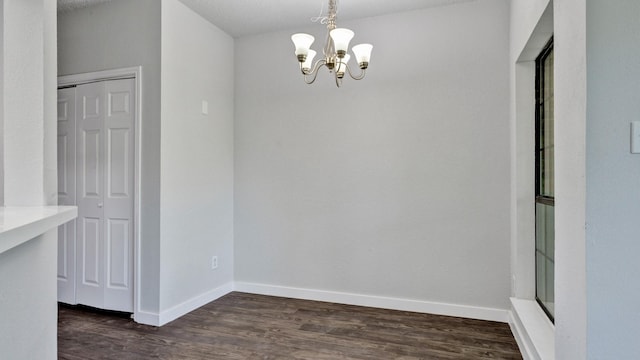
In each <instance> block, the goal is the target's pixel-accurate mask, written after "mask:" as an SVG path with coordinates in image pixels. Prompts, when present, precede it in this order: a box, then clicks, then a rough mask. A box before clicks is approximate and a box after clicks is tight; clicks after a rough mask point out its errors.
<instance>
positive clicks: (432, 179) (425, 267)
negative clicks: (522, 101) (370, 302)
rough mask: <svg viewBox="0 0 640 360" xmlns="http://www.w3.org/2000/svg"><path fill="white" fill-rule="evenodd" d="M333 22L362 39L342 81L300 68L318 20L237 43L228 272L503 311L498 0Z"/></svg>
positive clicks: (504, 86) (505, 191) (503, 104)
mask: <svg viewBox="0 0 640 360" xmlns="http://www.w3.org/2000/svg"><path fill="white" fill-rule="evenodd" d="M338 20H339V19H338ZM310 26H311V25H310ZM339 26H344V27H349V28H351V29H353V30H354V31H355V32H356V38H355V39H354V41H353V42H352V44H357V43H359V42H371V43H373V44H374V50H373V55H372V60H371V64H370V68H369V72H368V75H367V77H366V78H365V79H364V80H362V81H361V82H356V81H353V80H350V79H346V80H345V82H344V85H343V87H342V88H340V89H336V87H335V85H334V84H333V79H332V77H331V76H329V74H328V73H327V72H326V71H324V70H323V71H322V72H321V73H320V75H319V76H318V80H317V82H316V83H315V84H314V85H312V86H308V85H305V84H304V82H303V81H302V78H301V76H300V74H299V71H298V69H297V68H298V64H297V60H296V58H295V56H294V54H293V50H294V49H293V45H292V44H291V41H290V35H291V33H293V32H297V31H310V32H311V33H312V34H314V35H316V39H317V40H316V41H317V42H316V44H315V45H314V47H315V48H316V49H318V48H319V47H320V46H322V44H323V43H324V37H325V34H324V31H325V30H324V27H323V26H321V25H315V26H313V27H310V28H309V29H295V30H292V31H287V32H277V33H270V34H264V35H257V36H250V37H243V38H240V39H237V40H236V56H235V58H236V63H237V65H236V73H235V74H236V92H235V98H236V107H235V111H236V117H235V121H236V124H235V148H236V151H235V166H236V172H235V177H236V181H235V185H236V195H235V201H236V202H235V209H236V212H235V253H236V266H235V279H236V281H240V282H250V283H258V284H267V285H279V286H290V287H298V288H306V289H317V290H329V291H339V292H347V293H354V294H364V295H376V296H386V297H394V298H403V299H414V300H425V301H436V302H443V303H452V304H465V305H472V306H481V307H491V308H498V309H507V308H508V298H509V293H510V285H509V284H510V283H509V277H510V261H509V259H510V257H509V216H510V210H509V209H510V204H509V199H510V193H509V188H510V187H509V186H510V183H509V179H510V178H509V174H510V155H509V146H510V143H509V104H508V102H507V101H506V100H505V99H508V98H509V72H508V69H509V65H508V59H509V5H508V2H507V1H503V0H487V1H475V2H469V3H463V4H457V5H452V6H446V7H438V8H431V9H425V10H419V11H412V12H407V13H402V14H394V15H386V16H381V17H375V18H368V19H363V20H358V21H350V22H340V21H339ZM265 60H266V63H264V64H263V63H260V62H259V61H265ZM356 70H357V69H356ZM356 72H357V71H356Z"/></svg>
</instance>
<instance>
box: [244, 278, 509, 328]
mask: <svg viewBox="0 0 640 360" xmlns="http://www.w3.org/2000/svg"><path fill="white" fill-rule="evenodd" d="M234 290H235V291H240V292H247V293H252V294H260V295H271V296H280V297H288V298H295V299H304V300H315V301H325V302H333V303H338V304H348V305H358V306H368V307H374V308H383V309H391V310H402V311H413V312H419V313H428V314H436V315H447V316H457V317H464V318H470V319H479V320H489V321H499V322H504V323H506V322H508V321H509V311H508V310H504V309H494V308H485V307H479V306H468V305H458V304H449V303H439V302H431V301H422V300H410V299H400V298H391V297H383V296H372V295H362V294H353V293H343V292H337V291H325V290H315V289H303V288H294V287H287V286H277V285H266V284H255V283H246V282H235V283H234Z"/></svg>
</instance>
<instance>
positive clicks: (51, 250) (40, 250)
mask: <svg viewBox="0 0 640 360" xmlns="http://www.w3.org/2000/svg"><path fill="white" fill-rule="evenodd" d="M0 7H1V8H2V10H0V14H3V15H4V17H3V20H2V21H0V22H1V26H0V27H2V28H3V30H2V31H0V35H2V37H3V40H2V41H1V42H0V44H1V45H2V50H1V51H0V53H1V54H2V57H3V61H0V65H2V66H1V67H0V72H2V76H1V78H2V83H1V85H2V86H3V87H4V89H6V90H10V91H1V92H0V95H1V100H0V101H1V102H2V103H3V104H4V105H5V106H3V107H0V108H2V115H1V116H2V119H3V121H2V123H3V126H4V129H3V131H0V134H1V135H2V137H4V139H3V141H0V144H2V145H3V147H2V151H1V154H2V155H1V156H2V157H3V160H4V161H3V162H0V164H1V165H2V168H3V171H2V177H3V180H4V181H1V182H0V184H1V185H2V186H3V187H4V188H5V190H6V194H7V197H6V199H5V200H6V201H5V203H4V204H2V205H7V206H41V205H51V202H50V201H52V200H55V196H56V194H57V176H56V165H55V159H56V148H57V147H56V145H55V141H53V142H52V141H51V139H52V138H53V139H55V138H57V134H56V133H55V132H53V133H51V132H50V130H51V129H52V128H55V126H56V111H55V106H56V92H55V88H56V71H55V53H56V42H55V33H56V24H55V14H56V13H55V11H56V9H55V3H54V2H50V1H45V2H42V1H40V2H38V1H2V2H0ZM52 161H53V162H52ZM56 239H57V231H56V230H50V231H48V232H47V233H44V234H42V235H40V236H38V237H36V238H34V239H32V240H30V241H28V242H26V243H24V244H21V245H19V246H17V247H15V248H13V249H11V250H9V251H7V252H4V253H2V254H0V319H1V320H0V354H2V355H0V356H2V357H3V358H7V359H55V358H56V354H57V351H56V349H57V341H56V339H57V338H56V334H57V299H56V257H55V254H56V253H57V251H56V246H57V241H56Z"/></svg>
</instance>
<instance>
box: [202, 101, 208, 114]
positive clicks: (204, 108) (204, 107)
mask: <svg viewBox="0 0 640 360" xmlns="http://www.w3.org/2000/svg"><path fill="white" fill-rule="evenodd" d="M208 114H209V102H208V101H207V100H202V115H208Z"/></svg>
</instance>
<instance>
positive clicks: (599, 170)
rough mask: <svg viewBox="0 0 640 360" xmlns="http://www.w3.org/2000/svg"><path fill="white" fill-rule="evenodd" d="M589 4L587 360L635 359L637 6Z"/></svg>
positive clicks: (639, 225)
mask: <svg viewBox="0 0 640 360" xmlns="http://www.w3.org/2000/svg"><path fill="white" fill-rule="evenodd" d="M586 4H587V5H586V24H587V27H586V69H587V79H586V83H587V84H588V88H587V97H586V99H587V117H586V119H587V122H586V138H587V147H586V160H587V161H586V179H587V202H586V217H587V221H586V223H587V227H586V256H587V268H586V272H587V310H588V324H587V339H588V342H587V348H588V355H589V357H588V358H589V359H604V358H608V359H631V358H640V342H638V336H637V335H638V334H640V311H638V304H640V286H638V280H637V279H638V276H639V275H640V262H639V261H638V253H640V243H639V242H638V240H639V238H640V221H639V219H640V186H639V184H640V155H639V154H631V152H630V143H629V142H630V141H629V139H630V135H629V134H630V123H631V122H632V121H640V61H639V60H638V59H640V21H638V16H639V15H640V2H638V1H630V0H616V1H607V2H602V1H595V0H587V1H586Z"/></svg>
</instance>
